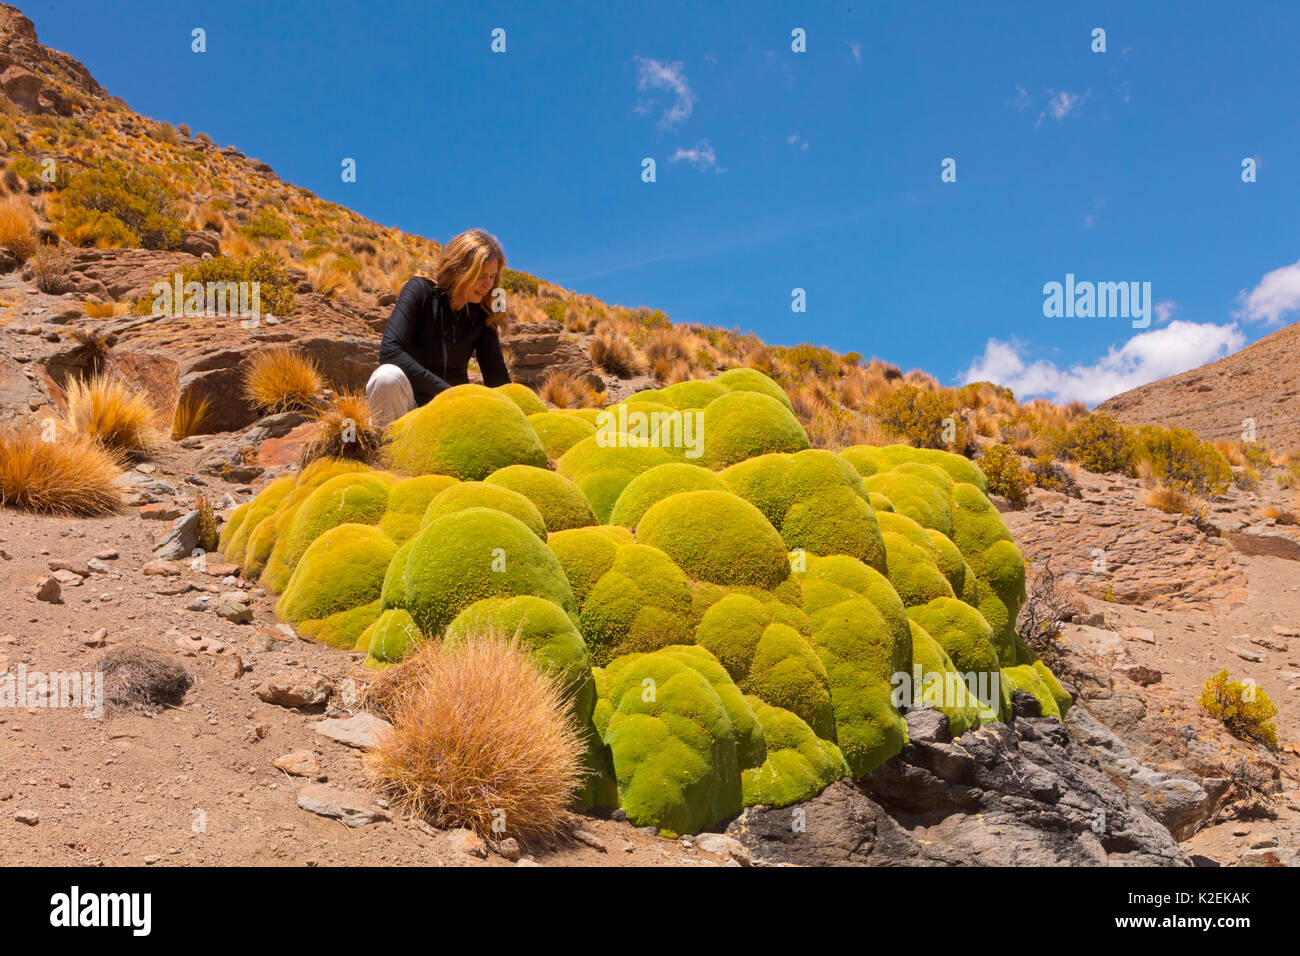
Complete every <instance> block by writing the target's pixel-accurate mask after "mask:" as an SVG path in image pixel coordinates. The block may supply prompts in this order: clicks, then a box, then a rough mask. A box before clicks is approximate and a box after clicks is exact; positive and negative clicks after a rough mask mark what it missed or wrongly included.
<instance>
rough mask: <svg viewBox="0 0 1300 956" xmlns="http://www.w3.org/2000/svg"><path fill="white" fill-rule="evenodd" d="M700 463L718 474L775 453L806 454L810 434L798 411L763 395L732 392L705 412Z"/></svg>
mask: <svg viewBox="0 0 1300 956" xmlns="http://www.w3.org/2000/svg"><path fill="white" fill-rule="evenodd" d="M700 427H701V428H702V429H703V432H702V434H703V438H704V453H703V455H702V456H701V457H700V459H699V461H700V464H702V465H705V466H706V467H708V468H712V469H714V470H715V471H716V470H718V469H721V468H725V467H727V466H728V465H734V464H736V463H737V462H741V461H744V460H745V459H747V458H755V457H757V456H758V455H766V454H770V453H772V452H795V451H803V450H804V449H805V448H807V447H808V435H807V433H806V432H804V430H803V426H802V425H800V424H799V419H797V418H795V417H794V412H792V411H790V409H788V408H786V407H785V406H784V405H782V404H781V403H780V402H779V401H777V400H776V399H775V398H771V397H770V396H767V395H763V394H761V393H759V392H743V391H738V392H728V393H727V394H726V395H723V396H722V397H721V398H717V399H714V400H713V401H712V402H710V403H709V405H708V407H706V408H705V409H704V417H703V419H702V421H701V423H700Z"/></svg>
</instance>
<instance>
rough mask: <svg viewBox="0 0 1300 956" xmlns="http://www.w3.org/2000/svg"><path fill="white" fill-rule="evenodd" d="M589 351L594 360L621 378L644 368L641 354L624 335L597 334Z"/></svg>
mask: <svg viewBox="0 0 1300 956" xmlns="http://www.w3.org/2000/svg"><path fill="white" fill-rule="evenodd" d="M588 353H589V354H590V355H591V360H592V361H593V362H595V363H596V364H597V365H598V366H600V367H601V368H602V369H604V370H605V371H606V372H609V373H610V374H611V375H617V376H618V377H619V378H631V377H632V376H633V375H636V374H637V373H638V372H640V371H641V369H642V364H641V356H640V355H638V354H637V351H636V348H635V347H634V346H633V345H632V343H631V342H629V341H628V340H627V338H626V337H625V336H622V335H612V334H602V335H597V336H596V337H595V338H593V339H592V340H591V345H590V346H588Z"/></svg>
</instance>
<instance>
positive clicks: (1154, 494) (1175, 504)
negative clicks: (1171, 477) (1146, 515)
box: [1143, 485, 1197, 515]
mask: <svg viewBox="0 0 1300 956" xmlns="http://www.w3.org/2000/svg"><path fill="white" fill-rule="evenodd" d="M1143 501H1145V502H1146V504H1147V506H1148V507H1150V508H1157V509H1159V510H1160V511H1163V512H1164V513H1165V514H1171V515H1172V514H1183V515H1194V514H1196V512H1197V509H1196V505H1195V502H1193V501H1192V499H1191V497H1190V496H1188V495H1186V494H1184V493H1183V492H1181V491H1179V490H1178V489H1177V488H1170V487H1169V486H1168V485H1156V486H1155V487H1154V488H1152V489H1151V490H1150V491H1148V492H1147V493H1146V496H1145V497H1144V498H1143Z"/></svg>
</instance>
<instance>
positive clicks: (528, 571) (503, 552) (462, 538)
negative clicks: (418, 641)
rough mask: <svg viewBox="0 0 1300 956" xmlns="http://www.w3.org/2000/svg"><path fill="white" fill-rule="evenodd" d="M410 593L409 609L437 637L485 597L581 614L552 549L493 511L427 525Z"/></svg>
mask: <svg viewBox="0 0 1300 956" xmlns="http://www.w3.org/2000/svg"><path fill="white" fill-rule="evenodd" d="M502 490H504V489H502ZM405 591H406V594H405V602H404V603H405V607H406V609H407V610H408V611H410V613H411V617H413V618H414V619H415V622H416V624H417V625H418V626H419V627H420V630H422V631H423V632H424V633H426V634H428V635H430V636H432V637H437V636H438V635H440V634H442V632H443V630H444V629H445V628H446V627H447V625H448V624H450V623H451V621H452V620H453V619H454V618H455V616H456V615H457V614H459V613H460V612H461V611H462V610H464V609H465V608H467V607H469V606H470V605H471V604H473V603H474V602H475V601H480V600H482V599H483V598H489V597H513V596H514V595H518V594H532V595H536V596H537V597H541V598H545V599H547V600H549V601H553V602H554V603H556V604H558V605H559V606H560V607H562V608H564V610H565V611H566V612H567V613H569V614H573V613H575V611H576V607H575V605H574V601H573V592H572V591H571V590H570V589H569V582H568V580H567V579H566V578H565V576H564V569H563V568H561V567H560V562H559V561H558V560H557V559H556V557H555V555H554V553H552V551H551V549H550V548H548V547H547V546H546V545H545V544H543V543H542V542H541V541H540V540H539V539H538V536H537V534H536V533H535V532H534V531H533V530H532V529H530V528H529V527H528V526H527V525H525V524H524V523H523V522H522V521H520V520H519V519H518V518H515V517H513V516H512V515H509V514H506V513H505V512H504V511H497V510H496V509H492V508H467V509H465V510H463V511H455V512H452V513H451V514H447V515H443V516H442V517H440V518H436V519H434V520H433V521H431V522H430V523H429V524H427V525H425V527H424V528H423V530H421V531H420V533H419V534H418V535H416V536H415V538H414V539H413V544H412V546H411V551H410V553H409V555H408V557H407V560H406V567H405Z"/></svg>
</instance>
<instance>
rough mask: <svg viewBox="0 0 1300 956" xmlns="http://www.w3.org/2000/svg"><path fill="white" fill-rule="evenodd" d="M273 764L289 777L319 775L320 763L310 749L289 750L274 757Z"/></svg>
mask: <svg viewBox="0 0 1300 956" xmlns="http://www.w3.org/2000/svg"><path fill="white" fill-rule="evenodd" d="M275 766H276V768H277V769H279V770H283V771H284V772H285V773H287V774H289V776H291V777H319V776H320V763H319V762H318V761H317V760H316V755H315V754H314V753H312V752H311V751H310V750H291V751H289V753H287V754H282V755H280V756H279V757H276V758H275Z"/></svg>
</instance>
